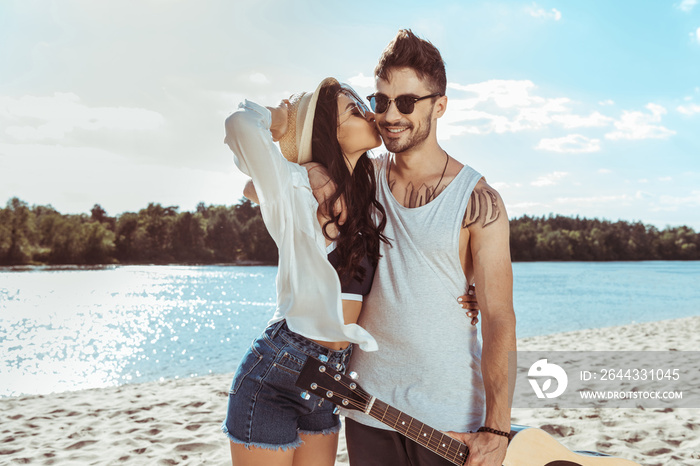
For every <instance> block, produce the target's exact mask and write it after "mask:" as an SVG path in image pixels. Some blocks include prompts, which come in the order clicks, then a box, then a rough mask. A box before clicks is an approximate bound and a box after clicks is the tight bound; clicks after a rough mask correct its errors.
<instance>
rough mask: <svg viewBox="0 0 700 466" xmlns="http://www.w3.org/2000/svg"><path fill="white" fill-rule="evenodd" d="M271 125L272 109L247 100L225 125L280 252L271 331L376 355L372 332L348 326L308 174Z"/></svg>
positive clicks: (234, 150)
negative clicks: (281, 326) (278, 327)
mask: <svg viewBox="0 0 700 466" xmlns="http://www.w3.org/2000/svg"><path fill="white" fill-rule="evenodd" d="M271 121H272V117H271V113H270V111H269V110H268V109H267V108H265V107H263V106H260V105H258V104H256V103H254V102H250V101H248V100H246V101H245V102H243V103H241V104H240V105H239V110H238V111H236V112H235V113H233V114H232V115H231V116H229V117H228V118H227V119H226V139H225V142H226V144H228V146H229V147H230V148H231V150H232V151H233V154H234V161H235V163H236V165H237V166H238V168H239V169H240V170H241V171H242V172H243V173H245V174H246V175H248V176H250V177H251V178H252V179H253V183H254V184H255V190H256V192H257V194H258V199H259V201H260V211H261V213H262V217H263V221H264V222H265V226H266V227H267V231H268V232H269V233H270V236H272V239H273V240H274V241H275V243H276V244H277V247H278V248H279V264H278V265H279V267H278V271H277V309H276V310H275V314H274V316H273V317H272V319H271V320H270V322H269V323H268V325H269V324H272V323H275V322H278V321H280V320H282V319H286V320H287V325H288V326H289V328H290V329H291V330H292V331H294V332H296V333H299V334H300V335H303V336H305V337H306V338H310V339H312V340H322V341H349V342H352V343H356V344H358V345H359V346H360V348H361V349H362V350H364V351H376V350H377V342H376V341H375V339H374V338H373V337H372V335H370V334H369V332H367V331H366V330H365V329H363V328H362V327H360V326H359V325H357V324H349V325H345V321H344V318H343V306H342V302H341V291H340V280H339V279H338V274H337V272H336V271H335V269H334V268H333V266H332V265H331V264H330V262H328V259H327V254H326V240H325V237H324V236H323V232H322V231H321V226H320V224H319V222H318V218H317V216H316V212H317V209H318V202H317V201H316V198H315V197H314V195H313V192H312V190H311V185H310V183H309V176H308V172H307V171H306V169H305V168H304V167H302V166H300V165H298V164H296V163H292V162H289V161H288V160H287V159H285V158H284V156H283V155H282V153H281V152H280V150H279V148H278V147H277V145H276V144H275V143H274V142H273V140H272V134H271V133H270V124H271Z"/></svg>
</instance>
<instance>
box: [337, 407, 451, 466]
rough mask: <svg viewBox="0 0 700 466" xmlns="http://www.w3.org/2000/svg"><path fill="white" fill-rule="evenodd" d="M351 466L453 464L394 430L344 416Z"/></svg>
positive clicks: (435, 465) (441, 465)
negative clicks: (368, 424)
mask: <svg viewBox="0 0 700 466" xmlns="http://www.w3.org/2000/svg"><path fill="white" fill-rule="evenodd" d="M345 437H346V438H347V443H348V456H349V458H350V466H451V465H452V463H451V462H449V461H447V460H446V459H444V458H442V457H441V456H438V455H437V454H435V453H433V452H432V451H430V450H428V449H427V448H425V447H423V446H421V445H418V444H417V443H415V442H414V441H413V440H410V439H408V438H406V437H404V436H403V435H401V434H399V433H398V432H395V431H393V430H384V429H376V428H374V427H369V426H366V425H364V424H360V423H359V422H355V421H353V420H352V419H348V418H345Z"/></svg>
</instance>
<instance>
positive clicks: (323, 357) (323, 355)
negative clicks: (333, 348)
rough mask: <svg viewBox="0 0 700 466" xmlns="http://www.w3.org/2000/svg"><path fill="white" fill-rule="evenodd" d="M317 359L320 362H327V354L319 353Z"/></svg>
mask: <svg viewBox="0 0 700 466" xmlns="http://www.w3.org/2000/svg"><path fill="white" fill-rule="evenodd" d="M318 360H319V361H321V362H328V356H326V355H325V354H320V355H319V356H318Z"/></svg>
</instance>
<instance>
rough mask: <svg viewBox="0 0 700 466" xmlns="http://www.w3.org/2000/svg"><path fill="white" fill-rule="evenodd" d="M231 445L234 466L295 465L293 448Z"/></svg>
mask: <svg viewBox="0 0 700 466" xmlns="http://www.w3.org/2000/svg"><path fill="white" fill-rule="evenodd" d="M229 443H230V444H231V464H232V465H233V466H292V464H293V463H292V462H293V460H294V452H295V450H294V449H292V448H289V449H287V450H268V449H266V448H259V447H251V448H250V449H248V448H246V447H245V445H242V444H240V443H233V442H229ZM299 464H301V463H299ZM332 464H333V463H331V465H332Z"/></svg>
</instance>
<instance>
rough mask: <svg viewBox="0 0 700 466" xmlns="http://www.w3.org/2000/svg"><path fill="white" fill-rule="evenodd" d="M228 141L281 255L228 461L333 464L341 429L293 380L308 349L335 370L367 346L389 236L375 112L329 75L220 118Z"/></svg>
mask: <svg viewBox="0 0 700 466" xmlns="http://www.w3.org/2000/svg"><path fill="white" fill-rule="evenodd" d="M273 140H279V142H280V148H281V149H282V153H280V151H279V149H277V147H276V146H275V145H274V143H273ZM225 142H226V143H227V144H229V146H230V147H231V149H232V150H233V152H234V154H235V156H236V164H237V165H238V167H239V168H240V169H241V171H243V172H244V173H246V174H248V175H249V176H250V177H251V178H252V180H253V182H254V184H255V187H256V190H257V196H258V198H259V202H260V208H261V212H262V215H263V219H264V221H265V224H266V226H267V229H268V231H269V232H270V234H271V236H272V237H273V239H274V240H275V242H276V243H277V245H278V248H279V255H280V259H279V269H278V276H277V310H276V312H275V315H274V316H273V318H272V319H271V320H270V322H269V323H268V327H267V329H266V330H265V332H264V333H263V335H261V336H260V337H259V338H258V339H257V340H256V341H255V342H254V343H253V345H252V347H251V348H250V350H249V351H248V352H247V353H246V355H245V356H244V358H243V360H242V361H241V364H240V365H239V368H238V371H237V373H236V375H235V376H234V381H233V384H232V386H231V390H230V396H229V408H228V413H227V417H226V420H225V421H224V425H223V426H222V430H223V431H224V432H225V433H226V434H227V435H228V437H229V439H230V440H231V443H230V445H231V458H232V462H233V464H235V465H237V466H238V465H253V464H266V465H274V464H289V465H291V464H304V465H332V464H333V463H334V461H335V452H336V448H337V443H338V431H339V429H340V422H339V419H338V416H337V415H335V414H333V409H334V407H333V405H332V404H331V403H329V402H327V401H326V402H324V401H323V400H321V399H320V398H318V397H316V396H312V397H311V398H310V399H309V400H305V399H302V398H301V397H300V396H299V393H300V390H299V389H298V388H296V387H295V385H294V382H295V381H296V377H297V375H298V372H299V370H300V369H301V366H302V365H303V363H304V361H305V360H306V358H307V357H309V356H313V357H317V358H322V359H323V358H327V360H328V362H329V363H331V364H341V365H344V364H345V362H346V361H347V359H348V358H349V356H350V352H351V348H352V347H351V345H350V344H351V343H355V344H357V345H358V346H359V347H360V348H361V349H363V350H366V351H373V350H376V342H375V341H374V339H373V338H372V336H371V335H369V333H367V332H366V331H365V330H364V329H362V328H361V327H359V326H358V325H357V324H356V321H357V318H358V316H359V313H360V309H361V306H362V301H361V299H362V295H363V294H366V293H367V292H368V291H369V287H370V286H371V282H372V277H373V274H374V267H375V266H376V264H377V261H378V259H379V241H386V239H385V238H384V237H383V235H382V230H383V228H384V224H385V222H386V221H385V219H384V210H383V208H382V206H381V205H379V204H378V203H377V201H376V200H375V199H374V192H375V180H374V169H373V166H372V162H371V161H370V160H369V158H368V157H367V150H369V149H371V148H373V147H376V146H378V145H379V144H380V143H381V139H380V138H379V133H378V132H377V130H376V127H375V125H374V114H373V113H372V112H370V111H369V109H368V108H367V107H366V106H365V105H364V104H363V103H362V100H361V99H360V98H359V97H357V95H356V94H355V92H354V91H352V89H350V88H349V87H347V86H344V85H341V84H340V83H338V81H336V80H335V79H332V78H328V79H325V80H324V81H323V82H322V83H321V84H320V85H319V86H318V88H317V89H316V91H315V92H314V93H312V94H310V93H302V94H296V95H294V96H292V97H291V98H290V99H289V100H287V101H283V103H282V104H280V105H279V106H278V107H275V108H264V107H261V106H259V105H257V104H254V103H252V102H248V101H246V102H245V103H244V104H242V109H241V110H239V111H238V112H236V113H234V114H233V115H231V116H230V117H229V118H228V119H227V121H226V140H225ZM285 158H286V159H288V160H289V161H288V160H285ZM290 161H291V162H290ZM292 162H297V163H292ZM375 212H376V216H377V220H378V221H377V222H376V223H375V222H374V221H373V217H372V216H373V213H375ZM339 277H340V280H339ZM341 283H342V288H341ZM342 293H345V294H342ZM341 296H342V298H343V299H342V300H341Z"/></svg>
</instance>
